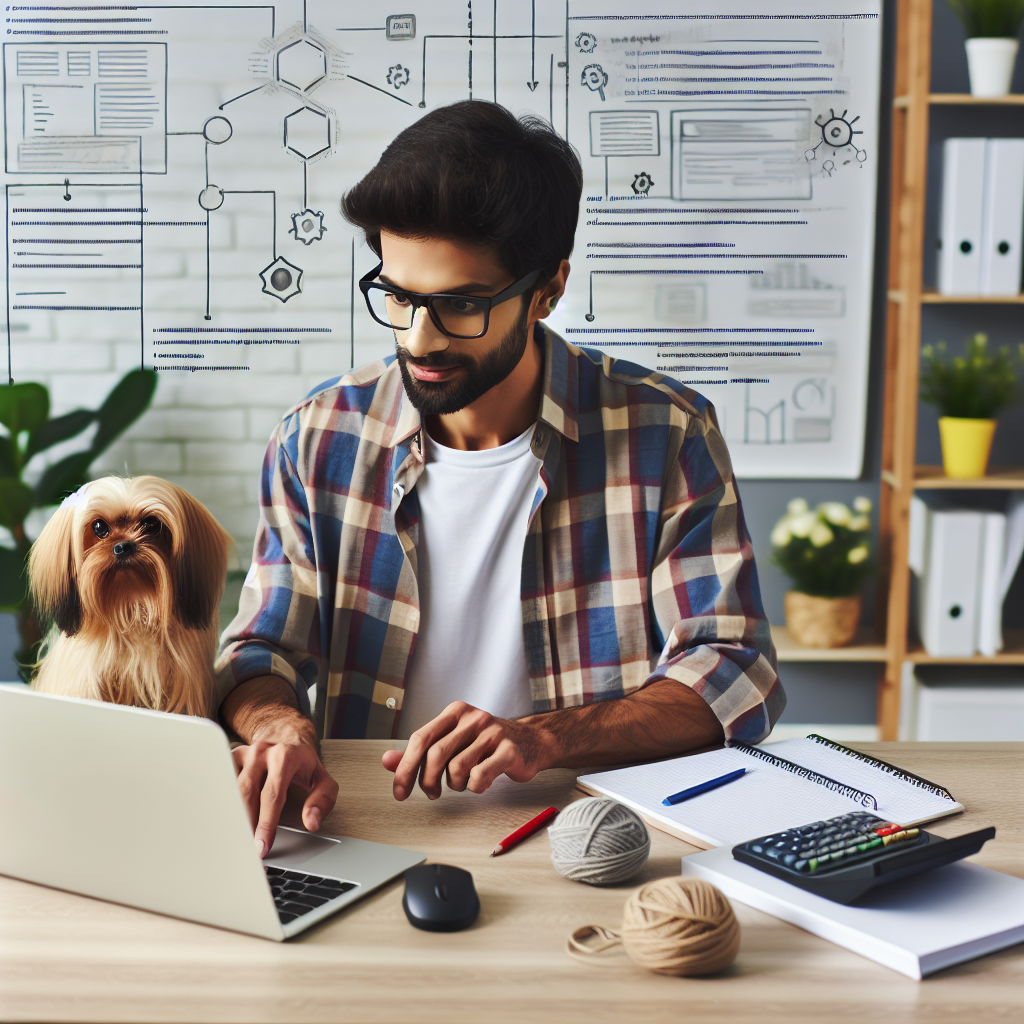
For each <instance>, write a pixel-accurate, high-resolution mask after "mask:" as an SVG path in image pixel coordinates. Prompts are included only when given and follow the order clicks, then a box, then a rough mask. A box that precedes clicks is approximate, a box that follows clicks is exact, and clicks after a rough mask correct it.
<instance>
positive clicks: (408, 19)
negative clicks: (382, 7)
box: [385, 14, 416, 39]
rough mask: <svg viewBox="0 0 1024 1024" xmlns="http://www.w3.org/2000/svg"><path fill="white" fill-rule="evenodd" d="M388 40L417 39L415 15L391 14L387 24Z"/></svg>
mask: <svg viewBox="0 0 1024 1024" xmlns="http://www.w3.org/2000/svg"><path fill="white" fill-rule="evenodd" d="M385 28H386V30H387V37H388V39H415V38H416V15H415V14H389V15H388V20H387V22H386V24H385Z"/></svg>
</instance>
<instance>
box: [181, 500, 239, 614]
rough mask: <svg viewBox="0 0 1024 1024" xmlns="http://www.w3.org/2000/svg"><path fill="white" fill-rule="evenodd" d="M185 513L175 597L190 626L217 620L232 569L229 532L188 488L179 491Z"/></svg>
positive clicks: (182, 520) (182, 513) (183, 512)
mask: <svg viewBox="0 0 1024 1024" xmlns="http://www.w3.org/2000/svg"><path fill="white" fill-rule="evenodd" d="M178 501H179V503H180V508H181V513H180V516H179V520H180V521H179V522H178V523H177V530H176V531H175V535H174V563H175V564H174V601H175V607H176V613H177V616H178V620H179V621H180V622H181V624H182V625H183V626H187V627H188V628H189V629H207V628H209V626H210V624H211V623H212V622H214V621H215V619H216V616H217V612H218V610H219V608H220V599H221V595H222V594H223V592H224V580H225V577H226V576H227V571H228V544H229V538H228V535H227V534H226V533H225V532H224V530H223V529H222V528H221V525H220V523H218V522H217V520H216V519H214V518H213V516H212V515H210V513H209V512H208V511H207V510H206V508H205V507H204V506H203V505H201V504H200V503H199V502H198V501H196V500H195V498H193V497H192V495H190V494H189V493H188V492H187V491H180V492H179V494H178Z"/></svg>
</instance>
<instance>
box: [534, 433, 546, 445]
mask: <svg viewBox="0 0 1024 1024" xmlns="http://www.w3.org/2000/svg"><path fill="white" fill-rule="evenodd" d="M533 436H534V439H535V440H536V442H537V444H543V443H544V431H543V430H538V431H536V432H535V433H534V435H533Z"/></svg>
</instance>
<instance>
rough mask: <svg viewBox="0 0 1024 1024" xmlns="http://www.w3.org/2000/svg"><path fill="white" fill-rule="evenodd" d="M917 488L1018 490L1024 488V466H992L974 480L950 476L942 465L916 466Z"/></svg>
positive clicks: (915, 486)
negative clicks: (983, 474)
mask: <svg viewBox="0 0 1024 1024" xmlns="http://www.w3.org/2000/svg"><path fill="white" fill-rule="evenodd" d="M914 489H915V490H938V489H942V490H957V491H1017V490H1022V489H1024V466H991V467H989V471H988V473H987V474H986V475H985V476H983V477H978V478H977V479H974V480H958V479H956V478H954V477H948V476H946V474H945V473H944V472H943V470H942V467H941V466H915V467H914Z"/></svg>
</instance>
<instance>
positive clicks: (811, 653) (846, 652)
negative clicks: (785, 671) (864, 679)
mask: <svg viewBox="0 0 1024 1024" xmlns="http://www.w3.org/2000/svg"><path fill="white" fill-rule="evenodd" d="M772 641H773V642H774V643H775V653H776V654H777V655H778V657H779V661H876V662H885V661H887V660H888V658H889V652H888V651H887V650H886V648H885V646H884V645H883V644H880V643H878V639H877V637H876V636H875V635H874V633H873V631H870V630H861V631H860V632H859V633H858V635H857V636H856V637H855V639H854V642H853V643H852V644H850V645H848V646H847V647H804V645H803V644H798V643H797V642H796V640H794V639H793V637H792V636H791V635H790V632H789V630H788V629H787V628H786V627H785V626H772Z"/></svg>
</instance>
